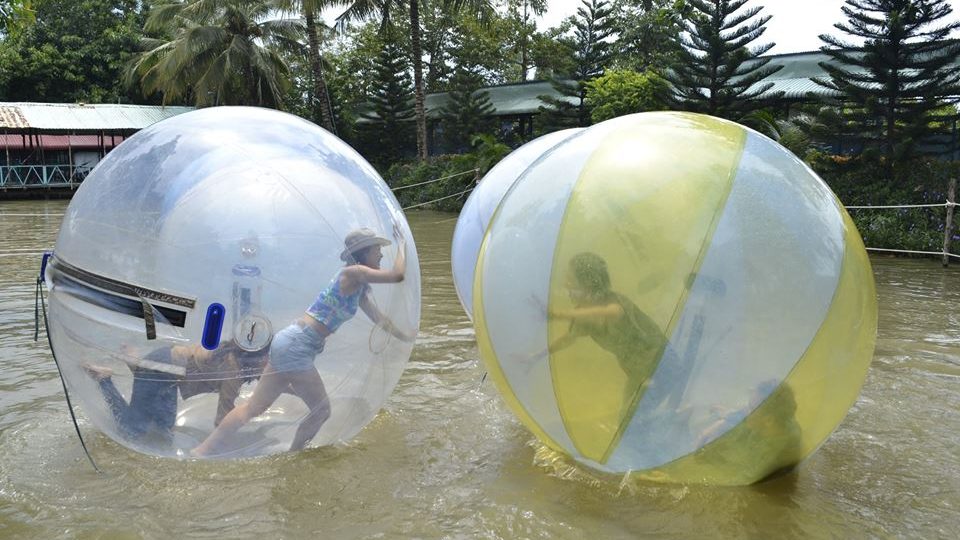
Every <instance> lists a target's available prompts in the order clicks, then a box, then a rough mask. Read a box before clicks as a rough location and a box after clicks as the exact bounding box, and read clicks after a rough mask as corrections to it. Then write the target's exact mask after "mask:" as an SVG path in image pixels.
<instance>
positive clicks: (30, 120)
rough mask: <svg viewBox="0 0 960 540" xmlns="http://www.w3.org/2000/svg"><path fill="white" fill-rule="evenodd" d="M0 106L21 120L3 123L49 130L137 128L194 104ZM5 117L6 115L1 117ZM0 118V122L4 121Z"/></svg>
mask: <svg viewBox="0 0 960 540" xmlns="http://www.w3.org/2000/svg"><path fill="white" fill-rule="evenodd" d="M0 110H14V111H17V112H18V113H19V115H20V116H19V117H20V118H21V119H22V122H19V123H17V124H14V123H10V124H9V125H8V124H0V125H4V126H6V127H18V128H32V129H48V130H136V129H143V128H145V127H147V126H149V125H151V124H155V123H157V122H159V121H161V120H164V119H166V118H170V117H171V116H176V115H178V114H183V113H185V112H189V111H192V110H193V107H156V106H151V105H114V104H106V103H105V104H91V105H81V104H73V103H0ZM4 120H5V118H4ZM4 120H0V122H2V121H4Z"/></svg>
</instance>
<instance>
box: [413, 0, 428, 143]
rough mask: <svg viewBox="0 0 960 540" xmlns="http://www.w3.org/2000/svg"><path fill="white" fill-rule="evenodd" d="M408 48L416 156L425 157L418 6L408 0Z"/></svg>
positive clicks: (425, 134)
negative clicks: (415, 120) (414, 116)
mask: <svg viewBox="0 0 960 540" xmlns="http://www.w3.org/2000/svg"><path fill="white" fill-rule="evenodd" d="M410 48H411V49H412V50H411V51H410V52H411V56H413V86H414V95H415V100H414V105H415V111H416V116H417V158H418V159H419V160H420V161H425V160H426V159H427V113H426V109H425V107H424V97H423V54H422V51H421V49H420V6H419V5H418V3H417V0H410Z"/></svg>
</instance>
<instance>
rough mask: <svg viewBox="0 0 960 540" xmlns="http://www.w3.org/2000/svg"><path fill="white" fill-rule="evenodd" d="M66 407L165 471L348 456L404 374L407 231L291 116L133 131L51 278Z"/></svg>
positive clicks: (317, 134)
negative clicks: (176, 463) (207, 463)
mask: <svg viewBox="0 0 960 540" xmlns="http://www.w3.org/2000/svg"><path fill="white" fill-rule="evenodd" d="M46 280H47V286H48V287H49V289H50V308H49V313H50V318H49V332H50V338H51V344H52V347H53V352H54V354H55V355H56V357H57V359H58V361H59V364H60V366H61V369H62V372H63V375H64V378H65V380H66V383H67V385H68V388H69V390H70V393H71V396H72V397H73V398H74V399H75V400H76V401H78V402H79V403H80V405H81V406H82V409H83V410H84V412H85V413H86V416H87V417H88V418H89V419H90V421H91V422H92V423H93V424H94V425H95V426H96V427H98V428H99V429H100V430H101V431H103V432H104V433H105V434H107V435H108V436H109V437H110V438H112V439H114V440H115V441H117V442H119V443H120V444H122V445H124V446H126V447H128V448H131V449H133V450H136V451H139V452H143V453H146V454H150V455H156V456H179V457H189V456H194V457H221V458H222V457H249V456H260V455H267V454H273V453H277V452H284V451H289V450H299V449H301V448H305V447H307V446H317V445H327V444H332V443H336V442H338V441H344V440H347V439H350V438H351V437H353V436H354V435H356V434H357V433H358V432H359V431H360V430H361V429H362V428H363V427H364V425H366V424H367V423H368V422H369V421H370V420H371V419H372V418H373V417H374V416H375V415H376V414H377V412H378V411H379V410H380V408H381V406H382V405H383V403H384V401H385V400H386V398H387V397H388V395H389V394H390V392H391V390H392V389H393V387H394V386H395V384H396V383H397V380H398V379H399V377H400V374H401V372H402V371H403V369H404V366H405V365H406V362H407V359H408V358H409V355H410V351H411V349H412V346H413V338H414V336H415V334H416V330H417V327H418V325H419V317H420V273H419V267H418V262H417V255H416V248H415V246H414V243H413V239H412V236H411V233H410V229H409V226H408V224H407V222H406V220H405V218H404V215H403V213H402V211H401V209H400V207H399V204H398V203H397V201H396V199H395V198H394V196H393V194H392V193H391V192H390V190H389V189H388V188H387V186H386V184H385V183H384V182H383V180H381V178H380V177H379V176H378V175H377V173H376V171H375V170H374V169H373V168H372V167H371V166H370V165H369V164H368V163H367V162H366V161H365V160H364V159H363V158H361V157H360V156H359V155H358V154H357V153H356V152H354V151H353V150H352V149H351V148H350V147H349V146H347V145H346V144H345V143H343V142H342V141H341V140H340V139H338V138H337V137H335V136H334V135H332V134H330V133H328V132H326V131H324V130H323V129H321V128H319V127H317V126H315V125H313V124H311V123H309V122H307V121H304V120H302V119H300V118H297V117H295V116H292V115H288V114H284V113H280V112H276V111H271V110H266V109H256V108H245V107H218V108H210V109H203V110H198V111H194V112H190V113H187V114H183V115H180V116H176V117H174V118H171V119H169V120H165V121H163V122H160V123H158V124H154V125H153V126H151V127H149V128H147V129H144V130H143V131H140V132H138V133H137V134H136V135H134V136H133V137H131V138H130V139H128V140H127V141H125V142H124V143H123V144H121V145H120V146H118V147H117V148H116V149H115V150H113V151H112V152H111V153H110V154H108V155H107V156H106V157H105V158H104V160H103V161H102V162H101V163H100V164H99V165H98V166H97V167H96V168H95V169H94V171H93V172H92V173H91V174H90V176H89V177H88V178H87V179H86V180H85V181H84V183H83V185H82V186H81V187H80V189H79V190H78V191H77V193H76V195H75V196H74V198H73V200H72V201H71V202H70V205H69V207H68V209H67V212H66V215H65V217H64V220H63V224H62V227H61V230H60V233H59V237H58V238H57V243H56V247H55V251H54V255H53V257H52V259H51V260H50V263H49V265H48V268H47V272H46Z"/></svg>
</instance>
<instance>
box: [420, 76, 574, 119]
mask: <svg viewBox="0 0 960 540" xmlns="http://www.w3.org/2000/svg"><path fill="white" fill-rule="evenodd" d="M481 90H482V91H485V92H487V94H489V96H490V104H491V105H493V108H494V109H495V110H496V113H494V114H495V115H496V116H513V115H519V114H531V113H536V112H539V109H540V107H541V106H543V105H545V103H544V102H542V101H540V98H539V96H542V95H547V96H551V97H554V98H556V99H565V100H568V101H570V102H571V103H575V100H574V99H573V98H570V97H566V96H563V95H562V94H560V92H557V90H556V89H555V88H554V87H553V85H551V84H550V81H530V82H524V83H516V84H505V85H501V86H490V87H487V88H483V89H481ZM448 101H450V95H449V94H448V93H447V92H440V93H436V94H427V96H426V99H425V100H424V105H425V107H426V109H427V116H429V117H430V118H437V117H439V116H440V109H441V108H442V107H443V106H444V105H445V104H446V103H447V102H448Z"/></svg>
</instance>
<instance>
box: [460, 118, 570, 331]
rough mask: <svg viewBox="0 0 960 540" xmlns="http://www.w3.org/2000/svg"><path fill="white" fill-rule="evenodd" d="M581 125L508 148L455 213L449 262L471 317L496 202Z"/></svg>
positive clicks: (464, 306)
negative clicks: (477, 271) (481, 256)
mask: <svg viewBox="0 0 960 540" xmlns="http://www.w3.org/2000/svg"><path fill="white" fill-rule="evenodd" d="M581 129H582V128H571V129H564V130H561V131H554V132H553V133H547V134H546V135H542V136H540V137H537V138H536V139H534V140H532V141H530V142H528V143H526V144H524V145H523V146H521V147H520V148H517V149H516V150H514V151H513V152H510V154H508V155H507V157H505V158H503V159H502V160H500V162H499V163H497V164H496V165H495V166H494V167H493V168H492V169H490V170H489V171H488V172H487V174H485V175H484V176H483V178H482V179H481V180H480V182H479V183H478V184H477V188H476V189H474V190H473V193H471V194H470V197H469V198H467V202H465V203H464V204H463V208H462V209H461V210H460V215H459V216H458V217H457V227H456V229H454V231H453V242H452V245H451V249H450V263H451V266H452V269H453V285H454V288H455V289H456V291H457V297H458V298H459V299H460V305H462V306H463V310H464V311H465V312H466V313H467V317H470V319H471V320H472V319H473V276H474V274H473V271H474V268H475V267H476V265H477V255H479V253H480V242H481V241H483V233H484V232H486V230H487V225H489V224H490V218H492V217H493V213H494V211H496V209H497V205H499V204H500V201H501V200H502V199H503V196H504V195H505V194H506V193H507V190H508V189H510V186H512V185H513V183H514V182H516V181H517V179H519V178H520V177H521V175H522V174H523V171H525V170H527V167H529V166H530V164H531V163H533V162H534V161H536V160H537V159H539V158H540V157H541V156H542V155H544V154H545V153H547V152H549V151H550V149H551V148H553V147H555V146H556V145H557V144H558V143H560V142H561V141H563V140H565V139H566V138H568V137H570V136H571V135H573V134H574V133H577V132H578V131H580V130H581Z"/></svg>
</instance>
